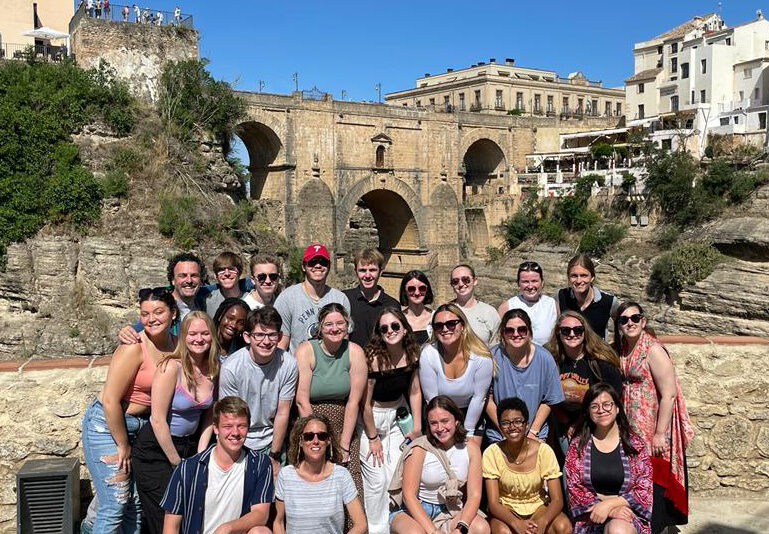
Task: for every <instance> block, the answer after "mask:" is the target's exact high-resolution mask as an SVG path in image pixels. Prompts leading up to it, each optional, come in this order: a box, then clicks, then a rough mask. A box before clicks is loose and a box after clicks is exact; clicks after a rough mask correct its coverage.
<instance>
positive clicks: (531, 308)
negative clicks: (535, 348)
mask: <svg viewBox="0 0 769 534" xmlns="http://www.w3.org/2000/svg"><path fill="white" fill-rule="evenodd" d="M507 309H508V310H523V311H525V312H526V313H528V314H529V319H531V329H532V330H533V332H532V337H533V339H534V343H536V344H537V345H544V344H545V343H547V342H548V341H550V337H551V336H552V335H553V327H555V322H556V321H557V320H558V314H557V313H556V311H555V299H554V298H553V297H548V296H547V295H541V296H540V297H539V300H538V301H537V302H533V303H532V302H529V301H528V300H526V299H522V298H521V297H519V296H515V297H512V298H511V299H508V301H507Z"/></svg>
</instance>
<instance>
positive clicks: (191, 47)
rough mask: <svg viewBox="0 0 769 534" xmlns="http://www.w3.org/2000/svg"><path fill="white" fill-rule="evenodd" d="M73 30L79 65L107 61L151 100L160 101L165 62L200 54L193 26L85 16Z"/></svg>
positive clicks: (134, 89) (133, 86) (137, 92)
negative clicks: (159, 90)
mask: <svg viewBox="0 0 769 534" xmlns="http://www.w3.org/2000/svg"><path fill="white" fill-rule="evenodd" d="M70 33H71V38H70V43H71V46H72V53H73V54H74V55H75V61H77V64H78V65H79V66H81V67H83V68H90V67H98V65H99V62H100V61H101V60H102V59H103V60H105V61H106V62H107V63H109V65H110V67H112V68H113V69H115V73H116V74H117V76H118V77H119V78H122V79H124V80H126V82H128V86H129V88H130V90H131V92H132V93H133V94H134V95H136V96H139V97H141V98H144V99H147V100H149V101H150V102H156V101H157V98H158V82H159V80H160V73H161V72H162V67H163V63H165V62H166V61H180V60H183V59H193V58H197V57H198V32H197V30H193V29H191V28H183V27H174V26H153V25H150V24H133V23H128V22H117V21H108V20H102V19H95V18H90V17H82V18H80V19H79V20H78V21H77V23H76V24H75V26H74V28H72V30H71V32H70Z"/></svg>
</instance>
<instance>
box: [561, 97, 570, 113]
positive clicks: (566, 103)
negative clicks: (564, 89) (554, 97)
mask: <svg viewBox="0 0 769 534" xmlns="http://www.w3.org/2000/svg"><path fill="white" fill-rule="evenodd" d="M561 107H562V108H563V109H564V111H569V97H568V96H565V97H563V102H561Z"/></svg>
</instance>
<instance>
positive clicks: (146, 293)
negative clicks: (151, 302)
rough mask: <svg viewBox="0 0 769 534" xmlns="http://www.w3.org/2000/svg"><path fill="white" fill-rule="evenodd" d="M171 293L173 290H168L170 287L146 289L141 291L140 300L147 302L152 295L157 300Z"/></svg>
mask: <svg viewBox="0 0 769 534" xmlns="http://www.w3.org/2000/svg"><path fill="white" fill-rule="evenodd" d="M170 291H171V290H170V289H169V288H168V286H158V287H145V288H143V289H140V290H139V300H147V299H148V298H149V297H150V295H152V296H153V297H156V298H160V297H162V296H163V295H165V294H166V293H170Z"/></svg>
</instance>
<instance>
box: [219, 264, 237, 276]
mask: <svg viewBox="0 0 769 534" xmlns="http://www.w3.org/2000/svg"><path fill="white" fill-rule="evenodd" d="M225 271H227V272H230V273H237V272H238V271H240V269H238V268H237V267H235V266H234V265H228V266H227V267H220V268H219V269H218V270H217V271H216V274H219V273H223V272H225Z"/></svg>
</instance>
